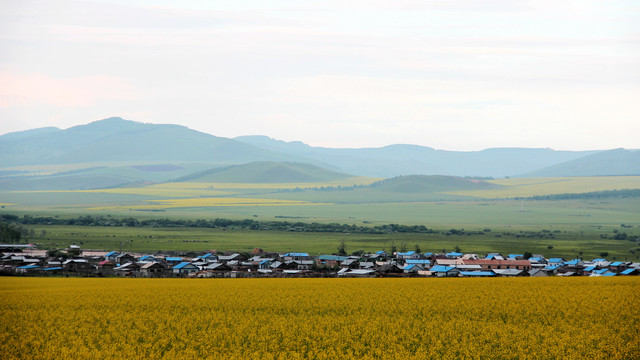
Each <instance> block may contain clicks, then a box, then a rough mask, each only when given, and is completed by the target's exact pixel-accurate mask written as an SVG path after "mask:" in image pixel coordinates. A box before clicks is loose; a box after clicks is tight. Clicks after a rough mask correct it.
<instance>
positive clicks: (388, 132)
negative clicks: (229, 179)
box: [0, 0, 640, 150]
mask: <svg viewBox="0 0 640 360" xmlns="http://www.w3.org/2000/svg"><path fill="white" fill-rule="evenodd" d="M111 116H120V117H123V118H125V119H129V120H135V121H140V122H148V123H158V124H161V123H175V124H181V125H185V126H187V127H189V128H192V129H195V130H198V131H202V132H206V133H209V134H213V135H216V136H223V137H235V136H240V135H267V136H270V137H273V138H276V139H279V140H285V141H294V140H299V141H303V142H305V143H307V144H310V145H313V146H326V147H379V146H384V145H389V144H400V143H402V144H417V145H423V146H430V147H434V148H437V149H445V150H481V149H485V148H491V147H536V148H542V147H549V148H553V149H557V150H586V149H611V148H619V147H624V148H635V149H637V148H640V2H638V1H637V0H633V1H615V0H611V1H609V0H598V1H591V0H580V1H571V0H562V1H558V0H534V1H520V0H483V1H477V0H458V1H456V0H451V1H445V0H438V1H436V0H433V1H418V0H413V1H412V0H391V1H377V0H367V1H364V0H353V1H334V0H322V1H299V0H291V1H266V0H261V1H244V0H243V1H240V0H230V1H218V0H212V1H204V0H203V1H197V0H192V1H189V0H181V1H143V0H139V1H136V0H121V1H118V0H104V1H73V0H70V1H67V0H47V1H31V0H0V134H4V133H7V132H13V131H20V130H26V129H32V128H39V127H45V126H55V127H59V128H68V127H71V126H75V125H79V124H85V123H88V122H91V121H95V120H99V119H103V118H107V117H111Z"/></svg>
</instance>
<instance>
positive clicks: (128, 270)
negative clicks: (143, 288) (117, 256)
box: [113, 262, 140, 276]
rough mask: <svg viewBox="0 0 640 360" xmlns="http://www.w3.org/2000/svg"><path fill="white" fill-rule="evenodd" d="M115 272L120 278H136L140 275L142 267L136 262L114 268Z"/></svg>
mask: <svg viewBox="0 0 640 360" xmlns="http://www.w3.org/2000/svg"><path fill="white" fill-rule="evenodd" d="M113 272H114V273H116V275H120V276H135V275H138V274H139V273H140V265H138V264H136V263H134V262H128V263H126V264H122V265H120V266H116V267H115V268H113Z"/></svg>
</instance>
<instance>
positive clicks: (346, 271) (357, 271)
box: [338, 268, 376, 277]
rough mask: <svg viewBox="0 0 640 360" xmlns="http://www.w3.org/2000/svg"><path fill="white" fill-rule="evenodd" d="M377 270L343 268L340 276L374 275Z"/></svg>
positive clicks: (339, 272)
mask: <svg viewBox="0 0 640 360" xmlns="http://www.w3.org/2000/svg"><path fill="white" fill-rule="evenodd" d="M375 273H376V272H375V270H365V269H349V268H342V269H341V270H340V271H338V276H344V277H372V276H374V275H375Z"/></svg>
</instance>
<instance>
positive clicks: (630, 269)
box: [620, 268, 639, 275]
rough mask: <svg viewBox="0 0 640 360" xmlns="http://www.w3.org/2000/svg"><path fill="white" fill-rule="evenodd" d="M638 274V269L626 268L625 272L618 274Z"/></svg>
mask: <svg viewBox="0 0 640 360" xmlns="http://www.w3.org/2000/svg"><path fill="white" fill-rule="evenodd" d="M638 273H639V272H638V269H634V268H628V269H627V270H624V271H622V272H620V275H638Z"/></svg>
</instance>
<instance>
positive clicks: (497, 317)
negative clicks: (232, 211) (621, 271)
mask: <svg viewBox="0 0 640 360" xmlns="http://www.w3.org/2000/svg"><path fill="white" fill-rule="evenodd" d="M639 285H640V278H637V277H635V278H632V277H628V278H599V279H593V278H542V279H541V278H523V279H504V278H502V279H406V278H405V279H81V278H69V279H65V278H7V277H4V278H0V319H2V321H1V322H0V354H2V358H3V359H53V358H56V359H108V358H127V359H131V358H135V359H142V358H150V359H158V358H170V359H171V358H172V359H222V358H224V359H638V358H639V357H640V306H638V304H640V286H639Z"/></svg>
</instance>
